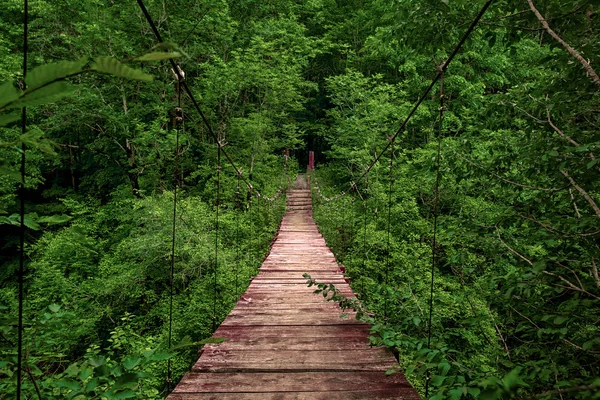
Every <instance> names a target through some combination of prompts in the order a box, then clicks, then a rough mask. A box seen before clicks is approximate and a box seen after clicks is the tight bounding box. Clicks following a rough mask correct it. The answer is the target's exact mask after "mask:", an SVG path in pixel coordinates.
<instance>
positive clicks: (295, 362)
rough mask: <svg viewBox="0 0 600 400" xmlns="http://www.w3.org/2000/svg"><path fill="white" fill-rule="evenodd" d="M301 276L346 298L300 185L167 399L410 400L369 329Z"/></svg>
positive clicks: (347, 292)
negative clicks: (254, 269) (245, 282)
mask: <svg viewBox="0 0 600 400" xmlns="http://www.w3.org/2000/svg"><path fill="white" fill-rule="evenodd" d="M304 273H308V274H310V275H311V276H312V277H313V278H315V279H316V280H317V281H319V282H323V283H333V284H334V285H335V286H336V287H337V288H338V289H339V290H340V291H341V292H342V294H344V295H346V296H354V293H353V292H352V289H351V288H350V285H348V283H347V279H346V278H345V277H344V274H343V273H342V270H341V269H340V268H339V267H338V265H337V262H336V260H335V257H334V255H333V253H332V252H331V250H330V249H329V248H328V247H327V245H326V244H325V241H324V240H323V237H322V236H321V234H320V233H319V230H318V229H317V226H316V225H315V223H314V221H313V219H312V211H311V195H310V191H309V190H302V189H295V190H292V191H291V192H290V193H289V194H288V202H287V213H286V215H285V216H284V218H283V221H282V222H281V226H280V229H279V233H278V236H277V238H276V240H275V242H274V243H273V246H272V248H271V252H270V253H269V256H268V257H267V259H266V260H265V261H264V263H263V265H262V267H261V268H260V272H259V274H258V276H256V277H255V278H254V279H253V281H252V283H251V284H250V286H249V287H248V290H247V291H246V293H245V294H244V295H242V296H241V298H240V300H239V301H238V303H237V305H236V307H235V308H234V309H233V311H232V312H231V313H230V314H229V315H228V316H227V318H226V319H225V321H223V323H222V324H221V326H220V327H219V328H218V329H217V331H216V332H215V333H214V336H215V337H222V338H227V341H225V342H224V343H220V344H211V345H206V346H204V348H203V349H202V350H201V351H200V358H199V359H198V361H197V362H196V364H195V365H194V366H193V368H192V372H191V373H188V374H186V375H185V376H184V377H183V379H182V380H181V382H179V384H178V385H177V387H176V388H175V390H174V391H173V393H172V394H171V395H170V396H169V397H168V399H170V400H194V399H224V400H228V399H236V400H237V399H247V400H254V399H307V400H308V399H328V400H329V399H332V400H336V399H340V400H341V399H411V400H412V399H419V396H418V394H417V392H416V391H415V390H414V389H413V388H412V387H411V386H410V384H409V383H408V382H407V381H406V379H405V378H404V376H403V375H402V374H401V373H396V374H393V375H390V376H386V375H385V372H386V371H387V370H388V369H390V368H391V367H393V366H395V365H396V360H395V358H394V356H393V355H392V354H391V352H389V351H388V350H386V349H383V348H377V347H370V346H369V345H368V335H369V326H368V325H367V324H364V323H361V322H359V321H357V320H356V319H354V318H353V314H352V313H347V314H348V315H347V316H344V317H343V318H342V317H341V316H342V311H341V310H340V308H339V307H338V306H337V304H335V303H331V302H327V301H326V300H325V299H324V298H323V296H321V295H316V294H314V293H313V291H314V288H309V287H308V286H307V284H306V279H305V278H303V277H302V275H303V274H304Z"/></svg>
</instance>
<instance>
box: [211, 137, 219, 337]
mask: <svg viewBox="0 0 600 400" xmlns="http://www.w3.org/2000/svg"><path fill="white" fill-rule="evenodd" d="M220 192H221V146H220V145H219V144H217V198H216V210H215V211H216V212H215V270H214V280H213V315H212V321H213V331H215V330H216V329H217V270H218V268H219V203H220V199H221V193H220Z"/></svg>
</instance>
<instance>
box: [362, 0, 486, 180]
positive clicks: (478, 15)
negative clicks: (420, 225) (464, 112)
mask: <svg viewBox="0 0 600 400" xmlns="http://www.w3.org/2000/svg"><path fill="white" fill-rule="evenodd" d="M493 2H494V0H488V1H487V2H486V3H485V4H484V5H483V7H482V8H481V10H480V11H479V13H478V14H477V16H476V17H475V19H474V20H473V22H471V25H470V26H469V29H467V32H465V34H464V35H463V37H462V38H461V40H460V41H459V42H458V45H457V46H456V47H455V48H454V50H453V51H452V54H450V57H448V59H447V60H446V62H444V64H442V65H441V66H439V67H438V74H437V75H436V76H435V78H433V80H432V81H431V83H430V84H429V86H428V87H427V89H426V90H425V92H424V93H423V95H421V97H419V100H418V101H417V104H415V106H414V107H413V108H412V110H411V111H410V113H409V114H408V116H407V117H406V118H405V119H404V122H402V125H400V128H398V130H397V131H396V133H394V135H393V136H392V137H391V138H390V140H388V142H387V143H386V145H385V146H384V147H383V149H382V150H381V152H379V154H378V155H377V157H375V159H374V160H373V161H372V162H371V164H370V165H369V167H368V168H367V169H366V170H365V172H363V174H362V175H361V176H359V177H358V179H357V180H356V182H354V183H353V184H354V185H357V184H358V183H359V182H360V181H361V180H362V179H363V178H364V177H365V176H366V175H367V174H368V173H369V171H370V170H371V168H373V166H374V165H375V164H376V163H377V161H379V159H380V158H381V156H382V155H383V153H385V152H386V151H387V149H388V148H389V147H390V145H391V143H392V141H394V140H395V139H396V137H397V136H398V135H399V134H400V133H401V132H402V131H403V130H404V128H406V125H407V124H408V121H409V120H410V119H411V118H412V116H413V115H414V114H415V112H416V111H417V109H418V108H419V106H420V105H421V103H423V101H424V100H425V99H426V98H427V96H428V94H429V92H431V89H433V86H434V85H435V83H436V82H437V81H438V80H439V79H440V78H441V77H442V75H443V74H444V72H445V71H446V69H448V66H449V65H450V63H451V62H452V60H453V59H454V57H455V56H456V55H457V54H458V52H459V50H460V49H461V47H462V46H463V44H464V43H465V42H466V41H467V38H468V37H469V36H470V35H471V32H473V30H474V29H475V27H476V26H477V24H478V23H479V20H481V17H483V14H485V12H486V11H487V9H488V8H489V7H490V6H491V5H492V3H493Z"/></svg>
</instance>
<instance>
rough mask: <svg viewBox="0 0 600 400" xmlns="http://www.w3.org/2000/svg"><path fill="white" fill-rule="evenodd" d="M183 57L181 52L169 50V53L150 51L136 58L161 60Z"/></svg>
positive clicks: (136, 59)
mask: <svg viewBox="0 0 600 400" xmlns="http://www.w3.org/2000/svg"><path fill="white" fill-rule="evenodd" d="M177 57H181V53H179V52H177V51H176V52H169V53H162V52H160V53H148V54H144V55H142V56H139V57H137V58H135V59H134V60H135V61H160V60H168V59H171V58H177Z"/></svg>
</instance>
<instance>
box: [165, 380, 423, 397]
mask: <svg viewBox="0 0 600 400" xmlns="http://www.w3.org/2000/svg"><path fill="white" fill-rule="evenodd" d="M307 384H308V383H307ZM169 399H170V400H359V399H369V400H379V399H397V400H418V399H420V397H419V395H418V394H417V393H416V392H415V390H414V389H412V388H411V389H408V388H402V389H372V390H370V389H368V390H355V391H343V392H315V391H312V392H268V393H193V394H187V393H186V394H172V395H170V396H169Z"/></svg>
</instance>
